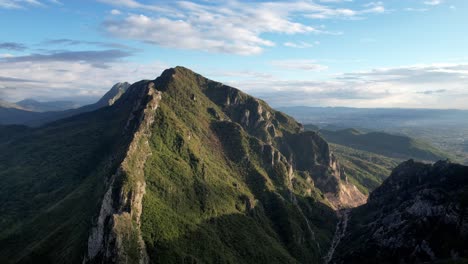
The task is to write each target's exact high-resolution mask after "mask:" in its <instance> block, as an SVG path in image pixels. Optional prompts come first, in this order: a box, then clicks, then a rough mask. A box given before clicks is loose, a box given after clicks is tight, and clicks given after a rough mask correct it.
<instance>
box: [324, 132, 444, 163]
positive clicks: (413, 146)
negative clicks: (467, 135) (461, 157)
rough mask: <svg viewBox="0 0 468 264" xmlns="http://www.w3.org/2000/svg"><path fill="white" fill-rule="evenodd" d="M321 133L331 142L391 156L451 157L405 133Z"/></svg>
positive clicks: (417, 157)
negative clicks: (404, 134)
mask: <svg viewBox="0 0 468 264" xmlns="http://www.w3.org/2000/svg"><path fill="white" fill-rule="evenodd" d="M320 134H321V135H322V136H323V137H324V138H325V139H326V140H327V141H329V142H332V143H336V144H340V145H344V146H348V147H351V148H355V149H358V150H364V151H369V152H373V153H376V154H379V155H384V156H387V157H391V158H397V159H417V160H423V161H437V160H440V159H446V158H450V155H449V154H447V153H444V152H443V151H441V150H438V149H437V148H435V147H433V146H431V145H430V144H428V143H426V142H422V141H419V140H416V139H413V138H410V137H407V136H403V135H392V134H388V133H385V132H369V133H364V132H361V131H359V130H357V129H344V130H338V131H331V130H320Z"/></svg>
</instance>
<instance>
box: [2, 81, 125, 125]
mask: <svg viewBox="0 0 468 264" xmlns="http://www.w3.org/2000/svg"><path fill="white" fill-rule="evenodd" d="M129 86H130V84H129V83H126V82H125V83H117V84H115V85H114V86H113V87H112V89H111V90H109V91H108V92H107V93H106V94H105V95H104V96H103V97H102V98H101V99H100V100H99V101H98V102H96V103H94V104H90V105H85V106H82V107H79V108H76V109H69V110H64V111H49V112H34V111H31V110H30V109H27V108H23V107H20V106H16V107H3V106H0V125H13V124H15V125H27V126H33V127H37V126H41V125H43V124H47V123H50V122H53V121H56V120H60V119H63V118H67V117H71V116H74V115H78V114H81V113H86V112H91V111H94V110H97V109H99V108H102V107H105V106H109V105H112V104H113V103H114V102H115V101H116V100H118V99H119V98H120V97H121V96H122V94H123V93H124V92H125V91H126V90H127V89H128V87H129Z"/></svg>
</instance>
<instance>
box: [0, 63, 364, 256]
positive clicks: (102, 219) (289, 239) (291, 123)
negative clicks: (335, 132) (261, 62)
mask: <svg viewBox="0 0 468 264" xmlns="http://www.w3.org/2000/svg"><path fill="white" fill-rule="evenodd" d="M115 91H118V93H117V96H118V95H119V93H120V92H119V91H121V90H120V88H119V87H117V88H116V89H114V92H115ZM5 131H6V132H5V133H9V132H8V131H13V130H5ZM0 134H1V133H0ZM3 138H5V139H6V138H8V140H5V141H3V140H4V139H3ZM0 140H2V141H1V142H0V150H1V153H0V161H2V163H1V164H7V165H6V166H4V165H0V175H2V176H3V177H4V178H3V179H4V180H5V183H4V184H3V185H2V186H0V187H1V188H2V192H1V193H0V199H1V201H2V203H1V206H0V209H1V210H2V211H1V212H4V214H3V215H2V216H1V217H0V225H1V227H3V228H4V230H6V231H2V232H1V233H0V246H1V247H0V260H2V261H5V262H7V263H8V262H14V263H17V262H20V263H32V262H34V261H38V262H70V263H83V262H84V263H148V262H150V263H210V262H217V263H319V262H322V261H323V260H324V258H325V257H326V256H327V254H328V252H329V248H330V245H331V244H332V240H333V237H334V236H335V235H334V234H335V228H336V224H337V222H338V218H337V215H336V213H335V210H334V209H339V208H347V207H350V206H354V205H356V204H361V203H363V202H364V201H365V197H364V196H363V195H362V194H361V193H359V192H358V191H357V189H356V188H355V187H354V186H353V185H352V184H350V183H348V181H347V178H346V174H345V172H344V170H343V169H342V168H341V166H340V165H339V161H338V160H337V159H336V157H335V156H334V155H333V154H332V153H331V152H330V150H329V147H328V144H327V142H326V141H325V140H323V139H322V138H321V137H320V136H319V135H318V134H316V133H314V132H304V131H303V127H302V125H301V124H299V123H298V122H296V121H295V120H294V119H292V118H291V117H289V116H287V115H285V114H283V113H281V112H278V111H275V110H273V109H272V108H270V107H269V106H268V105H267V104H266V103H265V102H263V101H262V100H259V99H256V98H254V97H251V96H249V95H247V94H245V93H243V92H241V91H240V90H237V89H235V88H232V87H229V86H226V85H223V84H221V83H218V82H214V81H211V80H209V79H206V78H204V77H203V76H201V75H198V74H196V73H194V72H192V71H190V70H188V69H186V68H183V67H176V68H173V69H168V70H166V71H164V72H163V73H162V75H161V76H160V77H158V78H156V79H155V80H153V81H140V82H137V83H135V84H133V85H131V86H130V87H129V88H128V89H127V91H126V92H125V93H123V94H122V95H121V96H120V98H119V99H118V100H116V101H115V102H114V101H113V102H112V104H111V105H110V106H109V107H104V108H100V109H98V110H95V111H91V112H88V113H84V114H78V115H76V116H73V117H70V118H66V119H63V120H60V121H57V122H54V123H51V124H50V125H46V126H44V127H40V128H26V127H25V128H24V129H22V130H21V133H17V134H16V135H13V137H9V136H8V137H0ZM8 152H14V153H16V154H17V155H18V157H23V158H14V157H12V156H11V155H6V154H5V153H8ZM31 153H37V154H35V155H33V156H31V157H30V156H28V155H30V154H31ZM26 157H27V158H26ZM18 179H21V180H18ZM31 186H33V187H31ZM12 208H29V209H28V210H25V211H21V212H19V211H14V210H11V209H12ZM259 241H261V243H259Z"/></svg>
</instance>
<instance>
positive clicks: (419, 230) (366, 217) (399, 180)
mask: <svg viewBox="0 0 468 264" xmlns="http://www.w3.org/2000/svg"><path fill="white" fill-rule="evenodd" d="M467 176H468V167H465V166H462V165H457V164H451V163H449V162H446V161H439V162H437V163H435V164H433V165H430V164H423V163H417V162H414V161H412V160H410V161H407V162H405V163H402V164H401V165H399V166H398V167H397V168H396V169H395V170H394V171H393V173H392V175H391V176H390V177H389V178H388V179H387V180H385V182H384V183H383V184H382V186H380V187H379V188H377V189H376V190H375V191H374V192H372V193H371V195H370V197H369V201H368V203H367V204H366V205H364V206H361V207H358V208H356V209H354V210H353V211H352V212H351V215H350V219H351V220H350V223H349V225H348V228H349V230H348V231H347V232H346V235H345V237H344V238H343V239H342V241H341V244H340V245H339V246H338V249H337V255H336V256H335V258H334V260H333V262H335V263H376V262H378V263H422V262H437V261H440V262H444V263H445V262H447V263H448V262H450V263H452V262H456V261H460V263H462V262H463V261H462V260H463V259H464V258H466V257H468V250H467V247H466V245H467V243H468V215H467V210H466V209H467V204H468V200H467V197H468V196H467V194H468V177H467Z"/></svg>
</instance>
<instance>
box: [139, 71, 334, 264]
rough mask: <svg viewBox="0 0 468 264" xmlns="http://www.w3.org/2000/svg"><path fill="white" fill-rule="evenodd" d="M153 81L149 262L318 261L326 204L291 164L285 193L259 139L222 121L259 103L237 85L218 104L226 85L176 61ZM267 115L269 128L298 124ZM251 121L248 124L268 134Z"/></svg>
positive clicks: (282, 177)
mask: <svg viewBox="0 0 468 264" xmlns="http://www.w3.org/2000/svg"><path fill="white" fill-rule="evenodd" d="M172 75H175V77H173V76H172ZM155 83H156V88H157V89H161V90H163V91H165V92H164V93H163V99H162V101H161V105H160V108H159V109H158V112H157V114H156V120H155V123H154V126H153V135H152V138H151V142H150V145H151V148H152V153H153V155H152V156H151V157H150V158H149V161H148V162H147V164H146V177H147V180H146V181H147V194H146V195H145V197H144V207H143V216H142V233H143V236H144V239H145V242H146V245H147V248H148V252H149V254H150V258H151V259H153V260H155V261H156V262H158V263H195V262H197V263H297V262H301V263H304V262H320V261H321V259H322V257H323V256H324V254H325V253H326V250H327V248H328V245H329V243H330V240H331V237H332V235H333V231H334V226H335V216H334V213H333V211H332V210H331V209H330V208H329V207H328V206H327V205H326V202H325V200H324V199H323V198H322V196H321V193H320V191H319V190H317V189H316V188H313V186H311V185H310V184H309V183H307V182H306V181H305V178H304V177H305V176H303V175H299V174H296V173H297V172H294V174H295V175H294V176H293V177H294V178H295V180H294V181H293V186H291V187H290V188H291V189H292V190H293V191H294V193H291V191H290V188H288V186H289V184H290V182H289V180H288V178H287V175H288V169H289V168H287V167H286V166H285V165H286V164H285V163H283V162H278V163H276V164H273V165H272V164H271V160H268V161H266V160H267V159H266V158H265V156H264V154H263V151H262V148H263V149H264V148H265V147H266V146H265V142H263V141H261V140H259V139H258V138H257V137H254V136H252V135H250V134H249V132H248V131H245V130H244V128H243V127H242V126H241V125H240V124H239V123H235V122H231V121H230V120H232V119H234V120H236V119H238V120H241V119H242V117H241V114H240V113H242V111H243V110H244V109H245V108H249V107H250V106H252V104H253V105H255V107H258V104H255V102H254V101H252V100H253V99H252V98H250V97H248V96H247V95H244V94H239V95H240V97H236V98H237V99H236V100H240V101H239V102H237V104H236V105H235V106H232V105H225V106H224V107H223V105H222V104H221V103H222V102H225V101H224V100H226V96H229V93H226V90H224V91H223V89H228V90H229V89H233V88H229V87H216V89H219V90H217V91H220V92H219V93H215V92H217V91H214V90H212V89H215V88H214V86H216V85H219V84H217V83H214V82H211V81H208V80H206V79H201V78H200V77H199V76H198V75H195V74H194V73H192V72H190V71H188V70H185V69H183V68H176V69H175V71H172V70H171V71H168V72H166V73H165V74H163V75H162V77H160V78H159V79H157V80H156V82H155ZM231 92H234V93H236V92H237V93H239V92H238V91H237V90H236V91H231ZM210 97H211V98H210ZM216 103H219V105H218V104H216ZM260 104H261V105H262V107H263V108H264V110H267V111H271V112H272V113H274V112H273V110H271V109H270V108H269V107H268V108H267V106H266V105H264V103H260ZM254 114H255V113H252V115H254ZM278 115H279V114H278ZM276 122H278V125H277V126H276V127H277V128H279V130H281V131H282V132H281V131H278V133H286V132H287V131H288V129H289V130H294V128H291V125H292V126H297V124H296V123H295V122H293V123H291V120H290V119H289V118H288V117H286V116H284V119H283V120H281V121H278V120H276ZM279 123H281V125H280V124H279ZM288 124H289V125H288ZM257 128H258V129H256V128H254V127H252V128H251V129H249V130H250V133H252V134H254V135H255V136H258V137H262V138H263V139H265V140H268V139H269V138H268V137H269V136H268V135H269V134H268V133H265V130H263V129H262V128H261V126H260V127H257ZM260 241H261V242H260Z"/></svg>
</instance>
